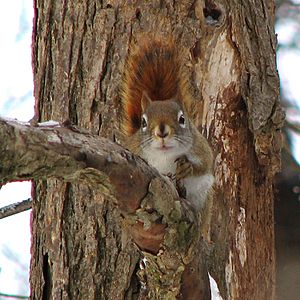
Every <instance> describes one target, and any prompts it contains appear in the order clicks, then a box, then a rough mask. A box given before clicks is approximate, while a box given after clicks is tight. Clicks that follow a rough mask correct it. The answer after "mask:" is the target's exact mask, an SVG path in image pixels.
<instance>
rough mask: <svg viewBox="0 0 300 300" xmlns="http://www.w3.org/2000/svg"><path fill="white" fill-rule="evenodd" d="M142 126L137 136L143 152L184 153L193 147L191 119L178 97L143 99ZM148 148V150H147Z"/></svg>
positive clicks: (145, 97)
mask: <svg viewBox="0 0 300 300" xmlns="http://www.w3.org/2000/svg"><path fill="white" fill-rule="evenodd" d="M141 109H142V113H141V124H140V129H139V131H138V132H137V134H138V135H139V136H140V139H141V148H142V149H143V150H150V151H151V150H154V151H155V150H158V151H170V152H172V149H173V150H174V151H184V150H187V148H189V147H190V146H191V133H190V129H189V127H190V124H189V119H188V117H187V116H186V112H185V108H184V107H183V104H182V101H179V99H178V96H176V97H174V98H171V99H168V100H163V101H160V100H156V99H153V100H152V99H151V98H150V97H149V96H148V94H147V93H146V92H144V93H143V96H142V99H141ZM146 148H147V149H146Z"/></svg>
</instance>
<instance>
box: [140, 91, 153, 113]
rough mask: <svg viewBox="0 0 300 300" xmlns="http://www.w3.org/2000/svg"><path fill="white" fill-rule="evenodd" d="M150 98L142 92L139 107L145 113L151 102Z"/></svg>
mask: <svg viewBox="0 0 300 300" xmlns="http://www.w3.org/2000/svg"><path fill="white" fill-rule="evenodd" d="M151 101H152V100H151V98H150V97H149V95H148V93H147V92H146V91H144V92H143V95H142V99H141V107H142V111H145V110H146V109H147V107H148V106H149V104H150V102H151Z"/></svg>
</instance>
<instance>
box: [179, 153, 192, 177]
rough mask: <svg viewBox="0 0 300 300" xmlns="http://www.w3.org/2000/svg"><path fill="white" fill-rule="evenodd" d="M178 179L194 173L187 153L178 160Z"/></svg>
mask: <svg viewBox="0 0 300 300" xmlns="http://www.w3.org/2000/svg"><path fill="white" fill-rule="evenodd" d="M175 162H176V164H177V165H176V174H175V177H176V181H179V180H180V179H183V178H186V177H188V176H190V175H192V174H193V165H192V163H191V162H190V161H189V160H188V159H187V157H186V155H183V156H180V157H178V158H177V159H176V160H175Z"/></svg>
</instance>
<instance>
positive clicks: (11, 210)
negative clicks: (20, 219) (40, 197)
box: [0, 198, 32, 219]
mask: <svg viewBox="0 0 300 300" xmlns="http://www.w3.org/2000/svg"><path fill="white" fill-rule="evenodd" d="M31 204H32V200H31V199H30V198H29V199H26V200H23V201H21V202H16V203H13V204H10V205H7V206H3V207H1V208H0V219H3V218H6V217H10V216H13V215H15V214H18V213H20V212H23V211H26V210H28V209H30V208H31Z"/></svg>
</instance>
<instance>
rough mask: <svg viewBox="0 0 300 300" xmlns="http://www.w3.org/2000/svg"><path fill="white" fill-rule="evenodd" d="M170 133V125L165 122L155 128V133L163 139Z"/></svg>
mask: <svg viewBox="0 0 300 300" xmlns="http://www.w3.org/2000/svg"><path fill="white" fill-rule="evenodd" d="M169 134H170V130H169V126H165V124H163V123H160V124H159V126H157V127H156V128H155V135H156V136H157V137H159V138H161V139H164V138H165V137H167V136H168V135H169Z"/></svg>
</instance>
